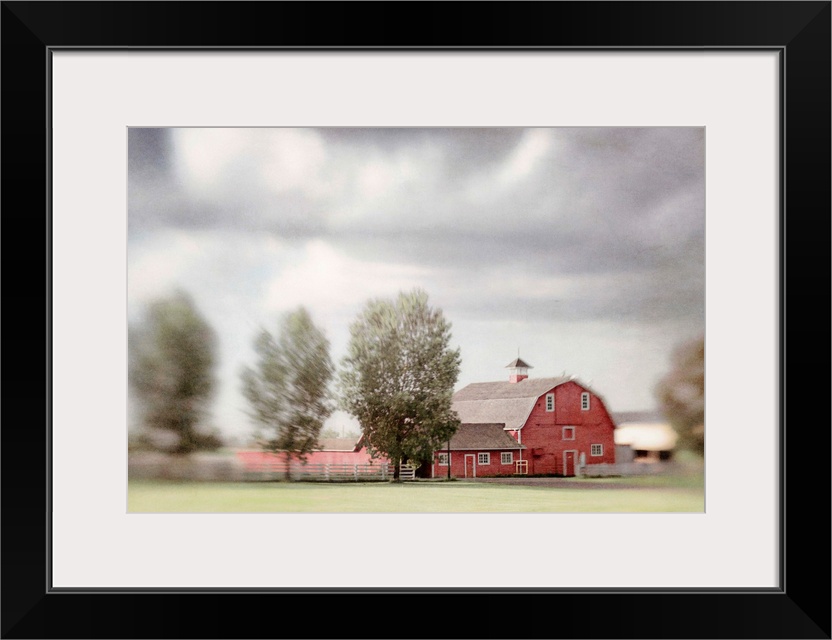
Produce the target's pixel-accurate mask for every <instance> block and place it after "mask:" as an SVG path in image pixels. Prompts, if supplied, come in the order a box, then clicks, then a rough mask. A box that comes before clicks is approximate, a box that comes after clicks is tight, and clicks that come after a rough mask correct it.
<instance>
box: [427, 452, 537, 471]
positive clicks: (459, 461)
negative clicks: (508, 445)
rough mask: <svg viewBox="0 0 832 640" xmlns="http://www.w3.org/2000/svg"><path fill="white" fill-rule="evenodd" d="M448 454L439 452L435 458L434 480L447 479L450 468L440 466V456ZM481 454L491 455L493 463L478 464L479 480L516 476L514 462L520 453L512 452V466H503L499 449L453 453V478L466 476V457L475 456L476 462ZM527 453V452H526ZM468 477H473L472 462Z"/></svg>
mask: <svg viewBox="0 0 832 640" xmlns="http://www.w3.org/2000/svg"><path fill="white" fill-rule="evenodd" d="M440 453H446V452H445V451H441V450H440V451H437V452H436V454H435V455H434V458H433V477H434V478H447V477H448V467H446V466H440V464H439V454H440ZM479 453H489V454H491V462H490V464H487V465H484V464H479V463H476V474H477V475H476V477H478V478H485V477H488V476H510V475H514V462H515V461H517V460H519V456H518V452H517V451H512V463H511V464H501V463H500V454H501V453H502V451H500V450H497V449H479V450H477V451H451V477H453V478H464V477H466V476H465V456H466V455H469V456H470V455H473V456H474V461H475V462H476V460H477V454H479ZM524 453H525V452H524ZM468 477H473V476H472V475H471V469H470V462H469V469H468Z"/></svg>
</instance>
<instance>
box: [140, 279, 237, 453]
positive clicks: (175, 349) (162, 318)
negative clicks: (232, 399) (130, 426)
mask: <svg viewBox="0 0 832 640" xmlns="http://www.w3.org/2000/svg"><path fill="white" fill-rule="evenodd" d="M216 348H217V338H216V334H215V333H214V330H213V329H212V328H211V327H210V326H209V324H208V322H207V321H206V320H205V319H204V318H203V317H202V316H201V315H200V313H199V311H198V310H197V308H196V306H195V304H194V302H193V300H192V299H191V297H190V296H188V295H187V294H186V293H184V292H181V291H180V292H177V293H175V294H174V295H173V296H171V297H169V298H164V299H159V300H156V301H154V302H152V303H151V304H150V305H149V307H148V309H147V313H146V316H145V318H144V320H143V321H142V322H141V323H140V324H138V325H134V326H131V327H130V328H129V330H128V351H129V363H128V366H129V371H128V380H129V384H130V388H131V390H132V391H133V392H134V399H135V400H136V401H138V407H137V409H138V412H137V413H138V415H139V416H140V419H141V423H142V425H143V427H144V432H143V433H142V434H141V435H140V436H139V440H140V441H142V442H144V443H145V444H146V446H155V447H156V448H164V449H166V450H169V451H171V452H172V453H176V454H186V453H190V452H192V451H196V450H198V449H212V448H217V446H219V444H221V443H220V441H219V440H218V437H217V435H216V433H210V432H207V431H206V430H205V428H204V425H203V422H204V420H205V419H206V418H207V416H208V412H209V407H210V401H211V399H212V396H213V392H214V389H215V378H214V367H215V365H216ZM165 440H167V442H168V443H167V445H164V446H160V445H158V444H157V445H154V444H153V443H158V442H160V441H165Z"/></svg>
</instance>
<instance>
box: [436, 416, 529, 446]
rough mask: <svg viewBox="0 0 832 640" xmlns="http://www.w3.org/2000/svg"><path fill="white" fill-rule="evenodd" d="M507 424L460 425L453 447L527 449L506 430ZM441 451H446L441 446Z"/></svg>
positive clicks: (453, 439)
mask: <svg viewBox="0 0 832 640" xmlns="http://www.w3.org/2000/svg"><path fill="white" fill-rule="evenodd" d="M504 427H505V425H504V424H503V423H502V422H500V423H490V424H469V423H463V424H461V425H459V429H457V431H456V433H455V434H454V435H453V437H451V449H452V450H453V451H461V450H479V451H483V450H488V449H492V450H493V449H503V450H506V451H508V450H512V449H525V448H526V447H524V446H523V445H522V444H520V443H519V442H517V440H515V439H514V438H512V437H511V436H510V435H508V434H507V433H506V432H505V431H504ZM439 451H445V448H442V447H440V449H439Z"/></svg>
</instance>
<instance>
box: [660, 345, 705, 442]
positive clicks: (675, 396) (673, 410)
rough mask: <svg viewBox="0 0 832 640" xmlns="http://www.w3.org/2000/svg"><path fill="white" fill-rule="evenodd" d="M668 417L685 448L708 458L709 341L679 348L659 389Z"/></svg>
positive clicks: (665, 413)
mask: <svg viewBox="0 0 832 640" xmlns="http://www.w3.org/2000/svg"><path fill="white" fill-rule="evenodd" d="M656 397H657V398H658V400H659V406H660V408H661V410H662V412H663V413H664V415H665V417H667V419H668V420H669V421H670V424H671V425H672V426H673V428H674V429H675V430H676V431H677V432H678V433H679V439H680V441H681V444H682V446H684V447H686V448H688V449H691V450H693V451H696V452H697V453H699V455H704V454H705V339H704V338H698V339H696V340H692V341H690V342H687V343H685V344H682V345H680V346H679V347H677V348H676V350H675V351H674V353H673V358H672V364H671V368H670V371H668V373H667V374H666V375H665V376H664V377H663V378H662V379H661V380H660V381H659V384H658V385H657V386H656Z"/></svg>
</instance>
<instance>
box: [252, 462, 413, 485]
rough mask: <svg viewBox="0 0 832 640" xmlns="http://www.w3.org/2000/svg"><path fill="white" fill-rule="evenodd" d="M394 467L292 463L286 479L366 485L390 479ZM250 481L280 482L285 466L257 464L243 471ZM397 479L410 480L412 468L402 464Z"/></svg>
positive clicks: (266, 463) (283, 476)
mask: <svg viewBox="0 0 832 640" xmlns="http://www.w3.org/2000/svg"><path fill="white" fill-rule="evenodd" d="M394 473H395V465H392V464H390V465H387V464H298V463H292V465H291V467H290V475H289V477H290V478H291V479H292V480H307V481H319V482H368V481H373V480H376V481H387V480H392V479H393V475H394ZM246 477H247V479H250V480H282V479H283V478H285V477H286V463H285V462H282V461H277V460H274V461H272V460H269V461H267V462H260V463H259V464H257V465H256V466H249V468H247V469H246ZM399 477H400V478H401V479H402V480H414V479H415V478H416V467H414V466H413V465H409V464H403V465H402V468H401V473H400V474H399Z"/></svg>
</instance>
